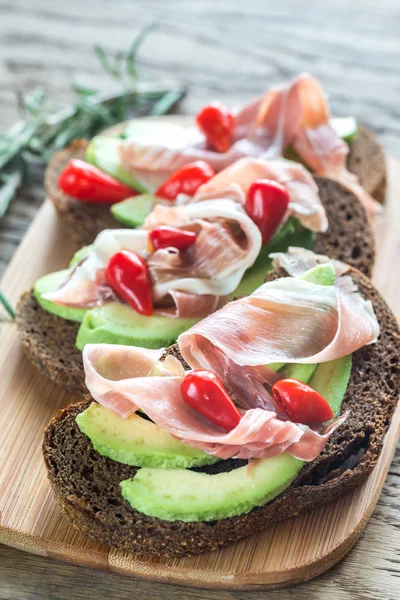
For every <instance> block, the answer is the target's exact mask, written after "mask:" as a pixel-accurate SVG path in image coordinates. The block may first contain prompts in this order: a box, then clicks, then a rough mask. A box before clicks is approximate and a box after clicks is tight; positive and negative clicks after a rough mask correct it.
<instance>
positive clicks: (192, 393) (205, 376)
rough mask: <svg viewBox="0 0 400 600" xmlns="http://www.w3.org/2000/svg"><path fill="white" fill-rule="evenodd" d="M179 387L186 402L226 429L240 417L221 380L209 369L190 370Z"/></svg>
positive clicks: (231, 426) (235, 423) (232, 425)
mask: <svg viewBox="0 0 400 600" xmlns="http://www.w3.org/2000/svg"><path fill="white" fill-rule="evenodd" d="M180 389H181V394H182V398H183V400H184V401H185V402H186V404H188V405H189V406H191V407H192V408H194V410H196V411H197V412H199V413H200V414H202V415H203V416H204V417H206V418H207V419H209V420H210V421H212V423H215V425H219V427H222V428H223V429H225V430H226V431H231V430H232V429H234V428H235V427H236V425H237V424H238V423H239V421H240V419H241V418H242V417H241V414H240V412H239V411H238V409H237V408H236V406H235V405H234V404H233V402H232V400H231V399H230V397H229V395H228V394H227V392H226V390H225V388H224V386H223V385H222V381H221V380H220V379H219V377H217V375H215V374H214V373H212V372H211V371H201V370H198V371H192V372H191V373H189V374H188V375H186V377H185V378H184V379H183V380H182V382H181V386H180Z"/></svg>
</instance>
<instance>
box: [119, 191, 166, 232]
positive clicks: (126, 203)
mask: <svg viewBox="0 0 400 600" xmlns="http://www.w3.org/2000/svg"><path fill="white" fill-rule="evenodd" d="M158 201H159V200H158V199H157V198H156V197H155V196H152V195H151V194H140V195H139V196H133V198H127V199H126V200H123V201H122V202H117V203H116V204H113V205H112V206H111V209H110V210H111V213H112V214H113V215H114V217H115V218H116V219H117V221H120V223H123V224H124V225H126V226H127V227H140V226H141V225H143V223H144V221H145V219H146V217H147V216H148V215H149V214H150V213H151V211H152V209H153V206H154V205H155V204H157V202H158Z"/></svg>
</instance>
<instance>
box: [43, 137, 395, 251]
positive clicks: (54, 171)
mask: <svg viewBox="0 0 400 600" xmlns="http://www.w3.org/2000/svg"><path fill="white" fill-rule="evenodd" d="M87 145H88V142H87V141H86V140H75V141H74V142H72V144H70V145H69V146H68V147H67V148H65V149H64V150H60V151H59V152H56V153H55V154H54V156H53V158H52V159H51V161H50V164H49V166H48V167H47V170H46V173H45V180H44V181H45V187H46V193H47V196H48V197H49V198H50V199H51V200H52V201H53V203H54V205H55V207H56V209H57V211H58V212H59V214H60V216H61V218H62V219H63V220H64V221H65V223H66V225H67V228H68V232H69V234H70V236H71V238H72V239H73V240H74V241H75V242H76V244H77V247H80V246H86V245H87V244H91V243H92V242H93V240H94V239H95V237H96V235H97V234H98V233H100V231H102V230H103V229H108V228H113V229H115V228H117V227H118V228H121V227H123V225H122V223H119V222H118V221H117V220H116V219H114V217H113V216H112V214H111V212H110V208H109V207H108V206H103V205H99V204H95V205H90V204H84V203H83V202H79V201H78V200H75V199H74V198H72V197H71V196H67V195H66V194H64V193H63V192H62V191H61V190H60V189H59V187H58V178H59V176H60V174H61V172H62V171H63V169H64V168H65V166H66V164H67V163H68V161H69V160H70V159H72V158H83V157H84V154H85V149H86V147H87ZM347 166H348V168H349V170H350V171H352V172H353V173H355V174H356V175H357V176H358V178H359V180H360V182H361V184H362V185H363V186H364V187H365V189H366V190H367V191H368V192H369V193H370V194H371V195H372V196H374V197H375V198H376V199H377V200H378V201H379V202H383V201H384V198H385V193H386V165H385V155H384V152H383V148H382V146H381V145H380V143H379V142H378V140H377V138H376V136H375V134H374V133H373V132H372V131H370V130H369V129H367V128H366V127H359V129H358V136H357V137H356V139H355V140H354V142H352V143H351V146H350V153H349V156H348V160H347Z"/></svg>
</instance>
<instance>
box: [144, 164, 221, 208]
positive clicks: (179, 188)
mask: <svg viewBox="0 0 400 600" xmlns="http://www.w3.org/2000/svg"><path fill="white" fill-rule="evenodd" d="M214 175H215V172H214V169H213V168H212V167H211V166H210V165H209V164H208V163H206V162H205V161H204V160H195V161H194V162H191V163H188V164H187V165H184V166H183V167H181V168H180V169H178V170H177V171H175V173H172V175H171V177H169V178H168V179H167V181H164V183H163V184H162V185H160V187H159V188H158V190H157V191H156V192H155V196H157V197H158V198H166V199H167V200H175V198H176V197H177V195H178V194H186V195H187V196H194V195H195V193H196V191H197V188H199V187H200V186H201V185H203V183H207V181H208V180H209V179H211V177H214Z"/></svg>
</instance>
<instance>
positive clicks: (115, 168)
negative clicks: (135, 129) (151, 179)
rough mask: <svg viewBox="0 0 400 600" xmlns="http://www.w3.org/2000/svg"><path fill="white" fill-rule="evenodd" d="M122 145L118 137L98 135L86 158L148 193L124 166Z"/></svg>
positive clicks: (127, 183)
mask: <svg viewBox="0 0 400 600" xmlns="http://www.w3.org/2000/svg"><path fill="white" fill-rule="evenodd" d="M120 146H121V140H120V139H118V138H114V137H111V136H106V135H96V136H95V137H94V138H93V139H92V140H91V142H90V144H89V145H88V147H87V148H86V152H85V158H86V160H87V161H88V162H89V163H91V164H92V165H95V166H96V167H98V168H99V169H101V170H102V171H104V172H105V173H107V174H108V175H111V176H112V177H115V179H118V180H119V181H122V183H125V184H126V185H128V186H130V187H132V188H133V189H135V190H138V191H139V192H143V193H146V192H147V191H148V190H147V188H146V187H145V186H144V185H143V184H142V183H141V182H140V180H139V179H138V178H137V177H135V176H134V175H133V174H132V173H131V172H130V171H127V170H126V169H125V168H124V167H123V165H122V163H121V158H120V154H119V148H120Z"/></svg>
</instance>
